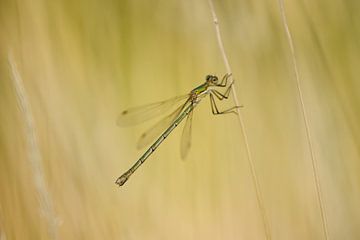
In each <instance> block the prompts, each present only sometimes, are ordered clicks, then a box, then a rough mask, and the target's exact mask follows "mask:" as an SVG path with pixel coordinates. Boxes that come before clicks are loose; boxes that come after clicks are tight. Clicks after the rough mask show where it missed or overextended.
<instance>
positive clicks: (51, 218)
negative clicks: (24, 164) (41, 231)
mask: <svg viewBox="0 0 360 240" xmlns="http://www.w3.org/2000/svg"><path fill="white" fill-rule="evenodd" d="M8 63H9V67H10V73H11V79H12V80H13V84H14V88H15V91H16V96H17V100H18V103H19V107H20V110H21V113H22V116H23V119H24V124H25V131H26V133H25V138H26V141H27V144H28V158H29V162H30V165H31V170H32V173H33V177H34V183H35V187H36V190H37V194H38V198H39V204H40V210H41V214H42V215H43V216H45V218H46V220H47V223H48V229H47V230H48V233H49V236H50V239H58V238H57V226H58V221H57V218H56V216H55V212H54V208H53V204H52V199H51V197H50V193H49V192H48V190H47V187H46V183H45V180H44V171H43V167H42V156H41V153H40V150H39V146H38V142H37V135H36V129H35V125H34V118H33V115H32V111H31V106H30V103H29V100H28V98H27V95H26V91H25V88H24V84H23V81H22V79H21V76H20V73H19V71H18V69H17V66H16V63H15V60H14V58H13V56H12V54H11V53H10V52H9V54H8Z"/></svg>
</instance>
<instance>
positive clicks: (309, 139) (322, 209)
mask: <svg viewBox="0 0 360 240" xmlns="http://www.w3.org/2000/svg"><path fill="white" fill-rule="evenodd" d="M279 6H280V14H281V20H282V23H283V26H284V29H285V32H286V37H287V40H288V43H289V48H290V52H291V58H292V63H293V66H294V72H295V80H296V87H297V92H298V97H299V100H300V106H301V113H302V116H303V120H304V124H305V131H306V138H307V142H308V147H309V150H310V157H311V164H312V170H313V175H314V181H315V186H316V192H317V199H318V203H319V206H320V213H321V220H322V227H323V232H324V236H325V239H329V235H328V229H327V218H326V211H325V206H324V203H323V199H322V194H321V183H320V179H319V175H318V166H317V161H316V158H315V153H314V148H313V144H312V137H311V132H310V127H309V125H310V124H309V119H308V116H307V113H306V109H305V104H304V98H303V93H302V89H301V84H300V77H299V70H298V66H297V61H296V56H295V49H294V43H293V40H292V36H291V33H290V30H289V26H288V23H287V19H286V14H285V7H284V1H283V0H279Z"/></svg>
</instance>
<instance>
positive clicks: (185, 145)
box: [180, 111, 193, 160]
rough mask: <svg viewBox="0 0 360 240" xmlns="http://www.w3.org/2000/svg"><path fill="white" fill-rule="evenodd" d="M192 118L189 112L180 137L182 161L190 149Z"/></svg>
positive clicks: (191, 113)
mask: <svg viewBox="0 0 360 240" xmlns="http://www.w3.org/2000/svg"><path fill="white" fill-rule="evenodd" d="M192 118H193V111H191V112H190V113H189V115H188V116H187V118H186V123H185V126H184V130H183V133H182V136H181V145H180V156H181V159H182V160H185V158H186V156H187V155H188V153H189V150H190V147H191V128H192Z"/></svg>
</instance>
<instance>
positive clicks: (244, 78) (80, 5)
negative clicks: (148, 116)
mask: <svg viewBox="0 0 360 240" xmlns="http://www.w3.org/2000/svg"><path fill="white" fill-rule="evenodd" d="M215 8H216V11H217V13H218V16H219V20H220V24H221V31H222V35H223V39H224V44H225V48H226V52H227V54H228V56H229V61H230V64H231V66H232V69H233V73H234V77H235V79H236V87H237V94H238V96H239V101H240V102H241V104H242V105H244V108H243V109H242V110H241V111H242V114H243V116H244V122H245V127H246V131H247V133H248V135H249V145H250V149H251V152H252V156H253V161H254V165H255V169H256V172H257V176H258V179H259V184H260V191H261V194H262V197H263V202H264V210H265V213H266V215H267V219H268V221H269V224H270V225H269V226H270V231H271V236H272V239H276V240H279V239H284V240H287V239H314V240H318V239H324V236H323V231H322V223H321V216H320V211H319V205H318V201H317V195H316V188H315V184H314V177H313V171H312V165H311V159H310V154H309V148H308V145H307V140H306V132H305V128H304V122H303V120H302V115H301V109H300V105H299V99H298V95H297V90H296V85H295V81H294V70H293V67H292V64H291V56H290V52H289V48H288V43H287V40H286V37H285V33H284V30H283V27H282V24H281V18H280V13H279V6H278V3H277V1H235V0H226V1H216V2H215ZM359 11H360V3H359V1H358V0H353V1H340V0H330V1H328V0H319V1H310V0H299V1H286V13H287V16H288V21H289V27H290V30H291V32H292V34H293V38H294V44H295V51H296V57H297V59H298V63H299V72H300V78H301V84H302V87H303V92H304V99H305V106H306V111H307V112H308V115H309V121H310V130H311V133H312V137H313V142H314V151H315V156H316V159H317V162H318V166H319V169H318V170H319V171H318V174H319V178H320V182H321V187H322V197H323V200H324V207H325V213H326V216H327V220H328V229H329V237H330V239H347V240H351V239H354V240H355V239H360V228H359V226H360V205H359V204H360V190H359V189H360V158H359V155H360V127H359V126H360V125H359V122H360V80H359V74H360V67H359V63H360V14H359ZM8 54H12V55H13V56H14V61H15V62H16V64H17V66H18V71H19V73H20V74H21V76H22V79H23V82H24V87H25V90H26V94H27V96H28V102H29V104H30V105H31V110H32V114H33V116H34V124H35V128H36V134H37V139H38V143H39V144H38V145H39V150H40V153H41V157H42V159H41V168H42V169H43V174H44V180H45V183H46V186H45V188H43V189H45V190H46V191H47V192H48V194H49V196H50V202H51V204H52V207H53V210H54V212H53V213H52V214H50V216H53V217H54V218H56V219H53V220H54V222H55V223H56V226H55V229H56V232H55V236H53V235H51V234H50V233H49V230H48V229H49V228H50V227H51V223H50V222H51V221H50V220H49V217H45V216H46V213H43V212H42V211H41V209H43V206H41V204H42V202H41V201H39V190H38V188H37V187H36V184H35V182H36V181H37V180H36V179H37V177H39V176H36V171H34V166H32V164H31V162H30V161H29V151H30V150H29V144H28V140H27V135H26V120H25V117H24V114H23V112H22V111H21V109H20V107H19V103H18V100H17V95H16V91H15V88H14V82H13V79H12V77H11V71H10V68H9V65H8ZM209 73H211V74H216V75H218V76H222V75H223V74H224V73H225V67H224V64H223V62H222V58H221V54H220V52H219V49H218V46H217V42H216V35H215V31H214V26H213V23H212V19H211V13H210V10H209V6H208V3H207V1H205V0H204V1H190V0H185V1H141V0H132V1H131V0H128V1H123V0H119V1H115V0H105V1H95V0H87V1H70V0H64V1H58V0H54V1H45V0H32V1H30V0H22V1H20V0H15V1H8V0H2V1H1V2H0V121H1V124H0V239H1V240H4V239H8V240H9V239H21V240H22V239H55V238H58V239H130V240H131V239H157V240H158V239H246V240H248V239H264V229H263V225H262V219H261V213H260V209H259V208H258V205H257V201H256V194H255V189H254V184H253V181H252V178H251V172H250V168H249V164H248V162H247V159H246V151H245V145H244V140H243V138H242V134H241V129H240V127H239V124H238V121H237V119H236V116H235V115H228V116H213V115H212V114H211V112H210V104H209V101H208V99H206V100H204V101H203V102H202V103H201V104H200V105H199V106H198V107H197V108H196V109H195V113H194V122H193V138H192V149H191V150H190V153H189V156H188V158H187V160H186V161H184V162H182V161H181V160H180V153H179V145H180V137H181V126H180V127H179V128H177V129H175V130H174V132H173V133H172V134H171V136H170V137H169V138H167V139H166V141H165V142H164V143H163V144H162V145H161V146H160V147H159V149H158V150H157V151H156V152H155V153H154V154H153V155H152V156H151V157H150V158H149V159H148V161H147V162H146V163H145V164H144V165H143V166H142V167H141V168H140V169H139V170H138V172H136V173H135V174H134V175H133V176H132V177H131V179H130V180H129V181H128V182H127V183H126V184H125V186H124V187H121V188H118V187H117V186H116V185H115V183H114V182H115V180H116V178H117V177H118V176H119V175H120V174H122V173H123V172H124V171H126V170H127V169H128V167H130V166H131V165H132V164H133V162H134V161H136V160H137V159H138V157H139V156H140V155H141V154H142V153H143V151H144V149H143V150H137V149H136V143H137V139H138V137H139V136H140V135H141V133H142V132H143V131H144V130H146V129H148V128H149V127H151V125H152V124H153V123H155V122H156V121H155V122H154V121H150V122H146V123H144V124H142V125H139V126H135V127H129V128H119V127H117V126H116V124H115V122H116V118H117V116H118V115H119V113H120V112H121V111H122V110H124V109H126V108H128V107H132V106H137V105H142V104H146V103H151V102H155V101H160V100H163V99H167V98H170V97H173V96H176V95H180V94H184V93H186V92H188V91H189V90H191V89H192V88H194V87H196V86H197V85H199V84H201V83H202V82H203V81H204V78H205V75H206V74H209ZM229 105H232V103H231V102H230V103H227V104H225V105H221V106H222V108H224V107H226V106H229Z"/></svg>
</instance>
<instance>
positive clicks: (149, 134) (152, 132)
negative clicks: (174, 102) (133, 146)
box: [137, 102, 188, 149]
mask: <svg viewBox="0 0 360 240" xmlns="http://www.w3.org/2000/svg"><path fill="white" fill-rule="evenodd" d="M187 103H188V102H185V104H182V105H181V106H180V107H178V108H177V109H176V110H175V111H173V112H172V113H171V114H169V115H167V116H166V117H165V118H163V119H161V120H160V121H159V122H158V123H156V124H155V125H154V126H152V128H150V129H149V130H148V131H146V132H144V133H143V134H142V135H141V136H140V139H139V141H138V144H137V148H138V149H140V148H143V147H145V146H146V145H148V144H149V143H151V142H152V141H154V139H155V138H157V137H159V136H160V134H161V133H162V132H163V131H165V129H166V128H167V127H169V126H170V124H172V123H173V122H174V120H175V119H176V117H177V116H178V115H179V114H180V113H181V111H182V110H183V109H184V107H185V105H186V104H187Z"/></svg>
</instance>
